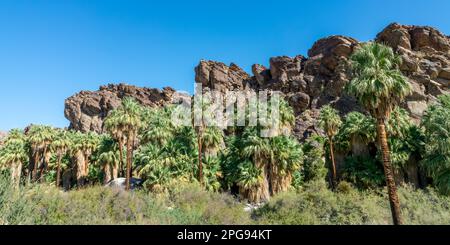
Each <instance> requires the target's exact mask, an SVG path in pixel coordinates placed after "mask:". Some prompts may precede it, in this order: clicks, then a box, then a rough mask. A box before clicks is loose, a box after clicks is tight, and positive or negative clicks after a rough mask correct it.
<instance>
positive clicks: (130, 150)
mask: <svg viewBox="0 0 450 245" xmlns="http://www.w3.org/2000/svg"><path fill="white" fill-rule="evenodd" d="M132 142H133V139H132V137H131V135H130V136H129V137H128V139H127V170H126V190H130V179H131V162H132V161H133V146H132Z"/></svg>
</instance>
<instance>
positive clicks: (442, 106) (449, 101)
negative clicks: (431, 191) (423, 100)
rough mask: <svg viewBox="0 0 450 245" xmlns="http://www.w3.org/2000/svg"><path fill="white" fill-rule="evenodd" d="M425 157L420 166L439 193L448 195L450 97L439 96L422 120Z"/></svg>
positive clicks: (449, 171) (449, 191)
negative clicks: (430, 178) (424, 137)
mask: <svg viewBox="0 0 450 245" xmlns="http://www.w3.org/2000/svg"><path fill="white" fill-rule="evenodd" d="M421 124H422V126H423V128H424V129H425V135H426V139H425V142H426V144H425V154H424V155H425V156H424V160H423V162H422V165H423V166H424V167H425V169H426V170H427V173H428V175H429V176H431V177H432V178H433V181H434V183H435V185H436V186H437V188H438V189H439V191H440V192H441V193H443V194H447V195H448V194H450V95H441V96H440V97H439V103H438V104H436V105H432V106H430V107H429V108H428V109H427V111H426V113H425V115H424V116H423V118H422V123H421Z"/></svg>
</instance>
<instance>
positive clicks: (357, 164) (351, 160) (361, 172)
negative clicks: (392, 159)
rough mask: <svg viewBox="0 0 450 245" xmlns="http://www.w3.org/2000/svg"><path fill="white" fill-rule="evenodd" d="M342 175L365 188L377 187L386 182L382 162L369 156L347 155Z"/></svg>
mask: <svg viewBox="0 0 450 245" xmlns="http://www.w3.org/2000/svg"><path fill="white" fill-rule="evenodd" d="M342 177H343V179H344V180H346V181H349V182H351V183H353V184H355V185H356V186H358V187H360V188H363V189H367V188H376V187H379V186H382V185H384V183H385V179H384V172H383V168H382V166H381V164H380V163H379V162H377V160H376V159H373V158H371V157H368V156H356V157H353V156H350V157H347V158H346V159H345V165H344V169H343V171H342Z"/></svg>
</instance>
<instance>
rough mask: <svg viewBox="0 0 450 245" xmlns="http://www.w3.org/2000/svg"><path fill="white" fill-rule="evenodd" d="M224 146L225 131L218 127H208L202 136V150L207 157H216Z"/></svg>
mask: <svg viewBox="0 0 450 245" xmlns="http://www.w3.org/2000/svg"><path fill="white" fill-rule="evenodd" d="M223 144H224V142H223V131H222V129H220V128H218V127H213V126H211V127H206V128H205V129H204V131H203V135H202V149H203V153H204V155H205V157H216V156H217V152H218V149H219V148H220V146H222V145H223Z"/></svg>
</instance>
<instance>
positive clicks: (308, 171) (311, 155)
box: [294, 135, 328, 183]
mask: <svg viewBox="0 0 450 245" xmlns="http://www.w3.org/2000/svg"><path fill="white" fill-rule="evenodd" d="M324 142H325V139H324V138H323V137H320V136H317V135H314V136H312V137H311V138H309V139H308V140H307V141H306V142H305V143H304V144H303V146H302V148H303V149H302V150H303V152H304V162H303V168H302V169H301V172H300V174H301V175H297V177H298V178H301V179H300V180H301V182H308V181H311V180H323V179H325V178H326V176H327V173H328V169H327V167H326V166H325V157H324V154H325V150H324ZM294 177H295V175H294ZM300 180H298V181H300ZM298 181H297V182H298ZM294 183H295V182H294Z"/></svg>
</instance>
